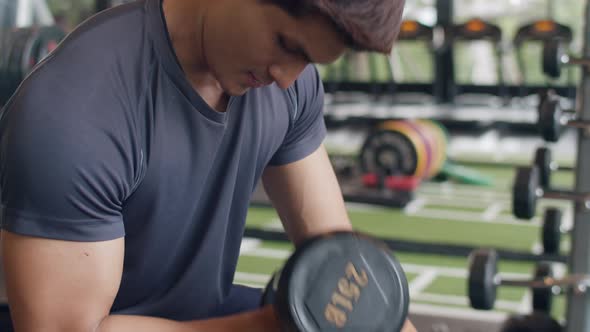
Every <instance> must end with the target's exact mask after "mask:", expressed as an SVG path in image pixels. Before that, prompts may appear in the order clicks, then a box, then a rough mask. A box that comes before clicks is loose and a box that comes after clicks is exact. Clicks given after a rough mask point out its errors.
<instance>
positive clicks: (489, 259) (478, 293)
mask: <svg viewBox="0 0 590 332" xmlns="http://www.w3.org/2000/svg"><path fill="white" fill-rule="evenodd" d="M499 286H513V287H527V288H531V289H532V290H533V309H534V310H535V311H543V312H549V311H550V310H551V304H552V298H553V295H555V294H559V293H560V292H561V291H562V290H563V289H565V288H568V289H571V290H572V291H573V292H574V294H579V293H584V292H586V289H587V288H588V286H590V276H588V275H570V276H568V277H565V278H561V279H556V278H554V277H553V272H552V269H551V266H550V265H548V263H545V262H543V263H540V264H539V265H537V267H536V269H535V273H534V278H532V279H528V280H525V279H522V280H514V279H513V280H510V279H504V278H502V277H501V276H500V275H499V274H498V254H497V253H496V251H495V250H493V249H478V250H475V251H473V252H472V253H471V254H470V255H469V279H468V296H469V301H470V303H471V306H472V307H473V308H475V309H480V310H491V309H493V308H494V303H495V302H496V295H497V290H498V287H499Z"/></svg>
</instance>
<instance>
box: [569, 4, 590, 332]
mask: <svg viewBox="0 0 590 332" xmlns="http://www.w3.org/2000/svg"><path fill="white" fill-rule="evenodd" d="M584 13H585V15H584V17H585V22H584V41H585V42H584V52H583V54H584V57H590V1H587V2H586V9H585V12H584ZM581 70H582V82H581V83H580V88H579V91H580V92H579V93H578V96H579V98H578V101H579V106H580V109H579V119H580V120H590V99H589V98H586V96H590V70H589V69H588V67H582V68H581ZM589 150H590V136H589V135H588V134H587V133H586V132H585V131H583V130H582V129H579V135H578V154H577V164H576V181H575V183H576V185H575V190H576V191H577V192H588V191H590V176H588V174H587V171H588V169H590V153H588V151H589ZM588 234H590V211H588V210H587V209H585V208H584V206H583V204H582V203H580V202H577V203H576V204H575V212H574V227H573V230H572V251H571V256H570V264H569V265H570V273H572V274H590V241H588ZM566 318H567V326H566V332H581V331H585V332H590V294H588V293H584V294H572V293H569V294H568V299H567V317H566Z"/></svg>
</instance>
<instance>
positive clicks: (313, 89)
mask: <svg viewBox="0 0 590 332" xmlns="http://www.w3.org/2000/svg"><path fill="white" fill-rule="evenodd" d="M293 88H294V92H295V98H294V100H295V105H294V106H295V114H294V116H293V119H294V120H293V121H292V124H291V126H290V128H289V131H288V133H287V135H286V137H285V139H284V141H283V144H282V145H281V147H280V148H279V150H278V151H277V152H276V153H275V154H274V156H273V158H272V159H271V161H270V163H269V164H270V165H272V166H280V165H284V164H288V163H292V162H295V161H298V160H300V159H303V158H305V157H307V156H308V155H310V154H311V153H312V152H314V151H315V150H317V148H318V147H319V146H320V145H321V144H322V142H323V140H324V138H325V137H326V124H325V122H324V116H323V115H324V114H323V108H324V87H323V84H322V81H321V78H320V75H319V73H318V71H317V69H316V67H315V66H314V65H308V66H307V67H306V68H305V70H304V71H303V72H302V73H301V75H300V76H299V78H298V79H297V81H295V84H294V86H293Z"/></svg>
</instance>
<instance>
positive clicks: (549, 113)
mask: <svg viewBox="0 0 590 332" xmlns="http://www.w3.org/2000/svg"><path fill="white" fill-rule="evenodd" d="M537 113H538V120H537V127H538V129H539V132H540V133H541V136H542V137H543V139H544V140H545V141H547V142H557V141H558V140H559V137H560V136H561V133H562V132H563V127H564V126H567V127H575V128H582V129H586V128H589V127H590V122H588V121H581V120H576V117H575V111H573V110H564V109H562V108H561V105H560V103H559V96H558V95H557V94H556V93H555V92H554V91H553V90H549V91H547V94H546V96H544V97H541V99H540V103H539V107H538V109H537Z"/></svg>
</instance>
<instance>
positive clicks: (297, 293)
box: [275, 232, 409, 332]
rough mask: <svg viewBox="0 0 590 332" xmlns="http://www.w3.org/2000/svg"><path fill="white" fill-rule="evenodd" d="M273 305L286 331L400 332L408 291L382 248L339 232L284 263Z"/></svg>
mask: <svg viewBox="0 0 590 332" xmlns="http://www.w3.org/2000/svg"><path fill="white" fill-rule="evenodd" d="M275 304H276V308H277V313H278V315H279V317H280V320H281V322H282V323H283V324H284V325H285V326H284V328H285V330H287V331H306V332H316V331H342V332H350V331H367V332H370V331H375V332H377V331H400V330H401V327H402V325H403V324H404V322H405V319H406V316H407V310H408V305H409V290H408V285H407V280H406V278H405V275H404V273H403V270H402V267H401V265H400V264H399V262H398V261H397V260H395V258H394V257H393V255H392V254H391V252H390V251H389V250H388V249H387V248H386V246H385V245H383V244H381V243H379V242H376V240H373V239H371V238H369V237H366V236H364V235H360V234H357V233H345V232H339V233H332V234H328V235H323V236H320V237H317V238H314V239H312V240H310V241H308V242H307V243H306V244H304V245H303V246H301V247H300V248H299V249H297V250H296V252H295V253H294V254H293V255H292V256H291V257H290V258H289V259H288V260H287V263H286V264H285V266H284V268H283V272H282V273H281V277H280V279H279V287H278V292H277V294H276V302H275Z"/></svg>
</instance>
